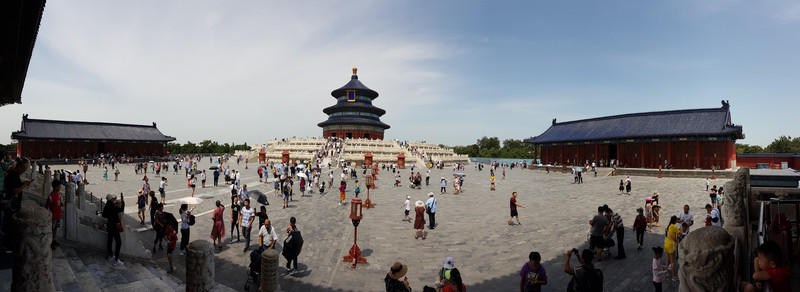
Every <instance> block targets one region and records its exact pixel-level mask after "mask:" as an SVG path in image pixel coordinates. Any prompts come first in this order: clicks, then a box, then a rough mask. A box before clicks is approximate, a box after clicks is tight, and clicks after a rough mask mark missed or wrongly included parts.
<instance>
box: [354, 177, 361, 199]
mask: <svg viewBox="0 0 800 292" xmlns="http://www.w3.org/2000/svg"><path fill="white" fill-rule="evenodd" d="M353 192H354V193H355V194H356V198H358V193H360V192H361V186H360V185H359V184H358V180H356V187H355V189H354V190H353Z"/></svg>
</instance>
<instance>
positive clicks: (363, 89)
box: [331, 68, 378, 99]
mask: <svg viewBox="0 0 800 292" xmlns="http://www.w3.org/2000/svg"><path fill="white" fill-rule="evenodd" d="M356 70H357V69H356V68H353V75H352V76H350V82H347V84H345V85H344V86H342V87H339V88H338V89H335V90H334V91H331V96H333V97H334V98H339V97H342V96H344V95H345V94H346V91H347V90H348V89H350V90H356V94H357V95H361V96H367V97H369V98H370V99H376V98H378V92H377V91H375V90H372V89H369V87H367V86H366V85H364V83H361V81H359V80H358V75H356Z"/></svg>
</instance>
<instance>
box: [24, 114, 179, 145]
mask: <svg viewBox="0 0 800 292" xmlns="http://www.w3.org/2000/svg"><path fill="white" fill-rule="evenodd" d="M11 139H15V140H26V139H58V140H67V139H72V140H120V141H151V142H169V141H175V138H174V137H170V136H166V135H164V134H162V133H161V131H159V130H158V128H156V123H153V124H152V125H130V124H116V123H99V122H75V121H55V120H37V119H29V118H28V115H23V116H22V126H21V129H20V130H19V131H16V132H13V133H11Z"/></svg>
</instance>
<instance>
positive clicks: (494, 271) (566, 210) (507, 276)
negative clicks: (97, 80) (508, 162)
mask: <svg viewBox="0 0 800 292" xmlns="http://www.w3.org/2000/svg"><path fill="white" fill-rule="evenodd" d="M208 166H209V164H208V160H207V159H204V161H203V162H202V163H201V164H200V167H201V169H208ZM249 166H250V169H248V170H245V169H244V168H245V166H244V163H242V164H241V165H236V164H235V163H232V164H231V168H232V169H238V170H241V171H243V175H242V183H244V184H247V185H248V188H249V189H250V190H251V191H252V190H259V191H262V192H264V193H266V194H268V198H269V202H270V203H271V205H270V206H268V207H267V210H268V214H269V218H270V219H271V221H272V222H273V226H275V229H276V230H278V231H279V233H281V232H282V230H284V229H285V228H286V227H287V226H288V224H289V218H290V217H291V216H294V217H296V218H297V225H298V227H299V228H300V230H301V231H302V233H303V238H304V240H305V244H304V246H303V252H302V253H301V254H300V257H299V272H298V273H295V274H291V275H285V271H286V270H285V268H284V267H283V265H285V263H286V261H285V259H283V257H281V258H280V260H281V261H280V262H281V267H280V272H281V275H282V276H281V288H282V290H284V291H383V290H384V284H383V278H384V276H385V275H386V273H387V272H388V270H389V267H390V266H391V265H392V263H394V262H395V261H400V262H402V263H404V264H407V265H408V267H409V270H408V274H407V277H408V280H409V283H410V285H411V286H412V288H413V289H414V291H422V288H423V286H424V285H430V286H433V285H434V282H435V280H436V271H437V270H438V269H439V268H440V267H441V265H442V262H443V261H444V258H445V257H447V256H452V257H453V258H454V259H455V264H456V267H457V268H459V270H461V274H462V277H463V279H464V282H465V284H466V285H467V288H468V290H469V291H517V290H518V287H519V277H518V276H517V275H516V273H517V271H519V269H520V267H522V265H523V264H524V263H525V262H526V261H527V257H528V253H529V252H531V251H538V252H539V253H541V255H542V263H543V265H544V267H545V268H546V270H547V272H548V273H547V274H548V279H549V284H548V285H547V286H545V289H544V290H545V291H564V290H565V287H566V285H567V283H568V281H569V277H568V275H567V274H565V273H564V272H563V262H564V257H565V252H566V251H567V250H569V249H571V248H573V247H577V248H579V249H581V248H585V247H586V246H587V243H586V235H587V230H588V227H589V226H588V221H589V220H590V219H591V217H592V216H593V215H594V214H596V210H597V206H599V205H602V204H608V205H609V207H611V208H612V209H614V211H615V212H619V213H620V214H621V215H622V217H623V220H624V224H625V229H626V231H625V235H626V236H625V247H626V251H627V256H628V258H627V259H624V260H614V259H610V258H608V257H606V256H605V255H604V258H603V262H602V263H599V264H597V267H598V268H601V269H602V270H603V272H604V274H605V288H606V291H652V290H653V286H652V282H651V281H652V273H651V271H650V264H651V260H652V251H650V249H649V248H650V247H652V246H656V245H662V246H663V241H664V227H666V223H667V222H668V221H669V216H671V215H674V214H677V212H679V210H681V208H682V206H683V205H684V204H689V205H690V206H691V213H693V214H694V215H695V218H696V219H695V220H696V221H697V223H696V225H695V227H694V228H695V229H696V228H699V227H700V226H702V225H703V219H704V218H705V210H704V209H703V206H704V205H705V204H706V203H707V202H708V196H707V193H706V191H705V179H699V178H695V179H687V178H662V179H658V178H654V177H632V178H631V179H632V186H633V191H632V193H631V195H625V194H623V195H619V191H618V189H617V188H618V184H619V180H620V179H623V178H624V177H622V176H606V174H607V170H601V171H598V177H597V178H595V177H591V176H590V175H587V176H586V177H585V178H584V183H583V184H578V185H576V184H572V180H573V177H572V174H561V173H554V172H551V173H549V174H546V173H544V172H542V171H531V170H519V169H516V168H515V169H514V170H513V171H511V170H507V172H506V179H505V180H503V179H502V175H501V171H498V173H497V174H498V175H497V178H496V180H497V190H496V191H490V190H489V171H488V168H487V169H484V171H482V172H478V171H476V170H475V167H474V164H470V165H468V166H467V169H466V170H465V171H463V172H464V173H466V174H467V176H466V182H465V183H464V190H465V192H464V193H463V194H459V195H452V194H451V193H452V187H450V186H448V194H445V195H439V193H438V191H439V179H440V178H441V177H442V176H444V177H445V178H447V179H452V173H453V171H452V168H449V169H446V170H441V171H440V170H432V171H431V185H430V186H428V187H425V186H423V189H422V190H416V189H410V188H408V179H407V178H408V176H409V169H404V170H401V176H402V177H403V186H402V187H393V186H392V184H393V177H394V176H393V174H392V173H391V171H388V172H387V171H381V172H380V174H379V176H378V178H379V180H378V181H377V183H378V189H375V190H371V191H370V197H371V199H372V201H373V203H374V204H375V208H374V209H364V219H363V220H362V221H361V224H360V226H359V232H358V235H359V238H358V245H359V247H361V249H362V252H363V255H364V256H365V257H366V259H367V262H368V263H367V264H361V265H359V266H358V267H357V268H356V269H351V268H350V265H349V264H347V263H344V262H342V257H343V256H345V255H346V254H347V252H348V250H349V248H350V247H351V245H352V243H353V225H352V223H351V221H350V219H349V218H348V215H349V206H340V205H339V204H338V202H339V196H338V191H337V190H326V192H325V193H324V194H319V193H317V192H316V191H315V192H314V193H313V194H308V195H306V196H305V197H301V196H300V192H299V191H298V188H299V187H298V186H297V185H296V186H295V196H294V201H293V202H291V206H290V207H289V208H287V209H281V201H280V200H279V198H277V197H274V196H272V195H271V194H272V183H271V179H270V183H269V184H268V185H265V184H263V183H260V184H259V183H258V177H257V175H256V167H257V164H253V163H251V164H250V165H249ZM55 168H61V166H57V167H55ZM65 168H66V167H65ZM69 169H72V170H74V169H77V166H69ZM330 171H333V172H334V185H336V186H338V183H337V182H338V178H339V175H340V173H341V171H340V170H339V169H335V168H334V169H327V168H326V169H325V173H326V174H327V172H330ZM415 171H416V169H415ZM420 171H421V173H422V174H423V176H424V169H421V170H420ZM121 172H122V173H121V174H120V181H119V182H113V181H112V180H113V175H110V180H109V181H108V182H106V181H103V178H102V170H101V169H99V168H90V169H89V173H88V178H89V182H90V184H89V185H88V186H87V188H86V189H87V191H88V192H93V193H94V194H95V196H98V197H104V196H105V194H106V193H117V194H118V193H120V192H123V193H125V194H126V196H125V201H126V204H127V208H126V214H127V215H128V216H127V218H126V220H127V224H128V225H129V226H131V227H134V228H138V227H140V225H139V223H138V222H137V221H138V219H136V208H135V206H134V204H135V197H136V190H138V188H139V187H140V186H141V177H142V176H141V175H134V172H133V168H132V166H130V165H123V166H121ZM164 176H165V177H167V178H168V179H169V180H170V185H169V186H168V187H167V201H168V204H167V206H166V207H165V211H167V212H172V213H174V214H176V215H177V214H178V205H176V204H171V203H170V201H171V200H175V199H177V198H180V197H185V196H189V194H190V190H189V189H187V187H186V179H185V177H184V176H183V172H182V171H180V172H179V174H178V175H174V174H172V173H171V172H170V173H168V174H166V175H164ZM150 177H151V186H152V188H153V189H157V188H158V184H157V180H156V179H153V178H155V176H154V175H152V174H151V175H150ZM208 177H209V180H208V183H207V185H208V186H210V185H211V181H212V179H211V177H212V175H211V173H208ZM359 180H360V181H361V185H362V190H364V187H363V175H362V174H361V170H360V169H359ZM724 182H725V181H723V180H714V181H712V184H716V185H722V184H724ZM352 189H353V183H352V180H351V181H350V182H349V183H348V201H349V199H350V198H352V196H353V192H352ZM513 191H517V192H519V197H518V202H519V203H520V204H523V205H525V206H526V207H527V208H521V209H519V213H520V220H521V221H522V223H523V224H522V225H513V226H509V225H508V223H507V220H508V215H509V198H510V196H511V192H513ZM655 191H657V192H659V193H660V194H661V195H660V202H661V204H662V205H663V206H664V208H663V212H662V213H663V216H662V219H661V222H662V224H661V225H662V227H661V228H658V229H657V230H656V229H654V232H652V233H646V234H645V245H646V248H645V249H644V250H643V251H641V252H637V251H636V244H635V239H634V232H633V231H632V230H631V227H632V225H633V219H634V218H635V215H636V212H635V209H636V208H637V207H641V206H643V205H644V198H645V197H648V196H650V195H651V194H652V193H653V192H655ZM428 192H434V193H436V196H435V197H436V198H437V199H438V200H439V205H438V212H437V214H436V221H437V227H436V229H435V230H428V229H426V232H427V239H426V240H422V239H421V238H420V239H416V240H415V239H414V237H413V233H414V231H413V229H412V225H413V224H412V222H406V221H403V220H402V219H403V209H401V208H400V206H401V204H402V203H403V202H404V200H405V195H410V196H411V198H412V203H413V202H414V201H416V200H422V201H425V200H426V199H427V193H428ZM195 196H196V197H200V198H203V199H205V201H204V202H203V203H202V204H200V205H198V206H197V209H196V210H195V212H194V214H195V215H197V224H196V225H195V226H193V227H192V229H191V240H197V239H200V240H208V241H210V240H211V239H210V236H209V235H210V232H211V222H212V221H211V211H212V210H213V205H214V201H215V200H220V201H222V202H223V203H225V204H226V207H227V206H229V204H230V196H229V188H228V186H226V185H224V182H221V183H220V186H219V187H216V188H215V187H207V188H200V187H199V184H198V188H197V192H196V194H195ZM361 197H362V198H365V197H366V193H365V192H363V191H362V196H361ZM253 200H254V199H253ZM253 205H254V206H256V207H258V206H260V205H259V204H253ZM412 217H413V210H412ZM426 220H427V216H426ZM148 222H149V218H148ZM229 222H230V213H229V209H228V208H226V210H225V223H226V225H227V226H226V232H227V235H226V237H225V238H224V240H223V246H224V249H223V251H222V252H219V253H217V257H216V259H215V260H216V266H217V270H216V280H217V281H218V282H220V283H223V284H225V285H226V286H229V287H232V288H234V289H237V290H243V288H244V283H245V281H246V277H247V276H246V267H247V264H248V262H249V252H248V253H243V252H242V249H243V247H244V243H243V242H241V243H230V238H229V237H228V236H229V235H230V229H229V228H230V223H229ZM148 226H149V225H148ZM140 234H141V235H142V241H143V242H145V246H146V247H147V248H150V247H151V243H152V240H153V238H154V232H153V231H152V230H151V229H149V228H147V227H146V226H145V227H142V232H141V233H140ZM281 235H282V234H281ZM252 239H253V241H252V242H251V249H252V248H255V247H256V246H257V244H258V238H257V229H256V228H255V227H254V228H253V232H252ZM282 240H283V237H281V238H280V240H279V244H278V245H277V246H276V248H277V249H279V250H280V249H281V246H280V243H281V242H282ZM612 255H614V256H615V255H616V247H614V248H612ZM174 258H175V259H176V273H175V275H176V276H177V277H179V278H181V279H185V267H184V266H185V259H184V258H183V257H181V256H180V255H179V254H178V251H177V250H176V251H175V253H174ZM154 260H155V261H156V262H157V263H158V265H160V266H161V267H162V268H165V269H166V268H167V266H168V264H167V258H166V252H165V251H160V252H156V254H155V256H154ZM572 265H577V260H576V259H573V260H572ZM664 288H665V289H666V290H667V291H677V282H668V283H665V286H664Z"/></svg>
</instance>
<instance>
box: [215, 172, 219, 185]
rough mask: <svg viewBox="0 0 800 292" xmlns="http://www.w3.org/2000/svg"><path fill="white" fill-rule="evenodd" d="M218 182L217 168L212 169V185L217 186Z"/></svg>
mask: <svg viewBox="0 0 800 292" xmlns="http://www.w3.org/2000/svg"><path fill="white" fill-rule="evenodd" d="M218 182H219V168H217V169H214V186H215V187H216V186H217V183H218Z"/></svg>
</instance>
